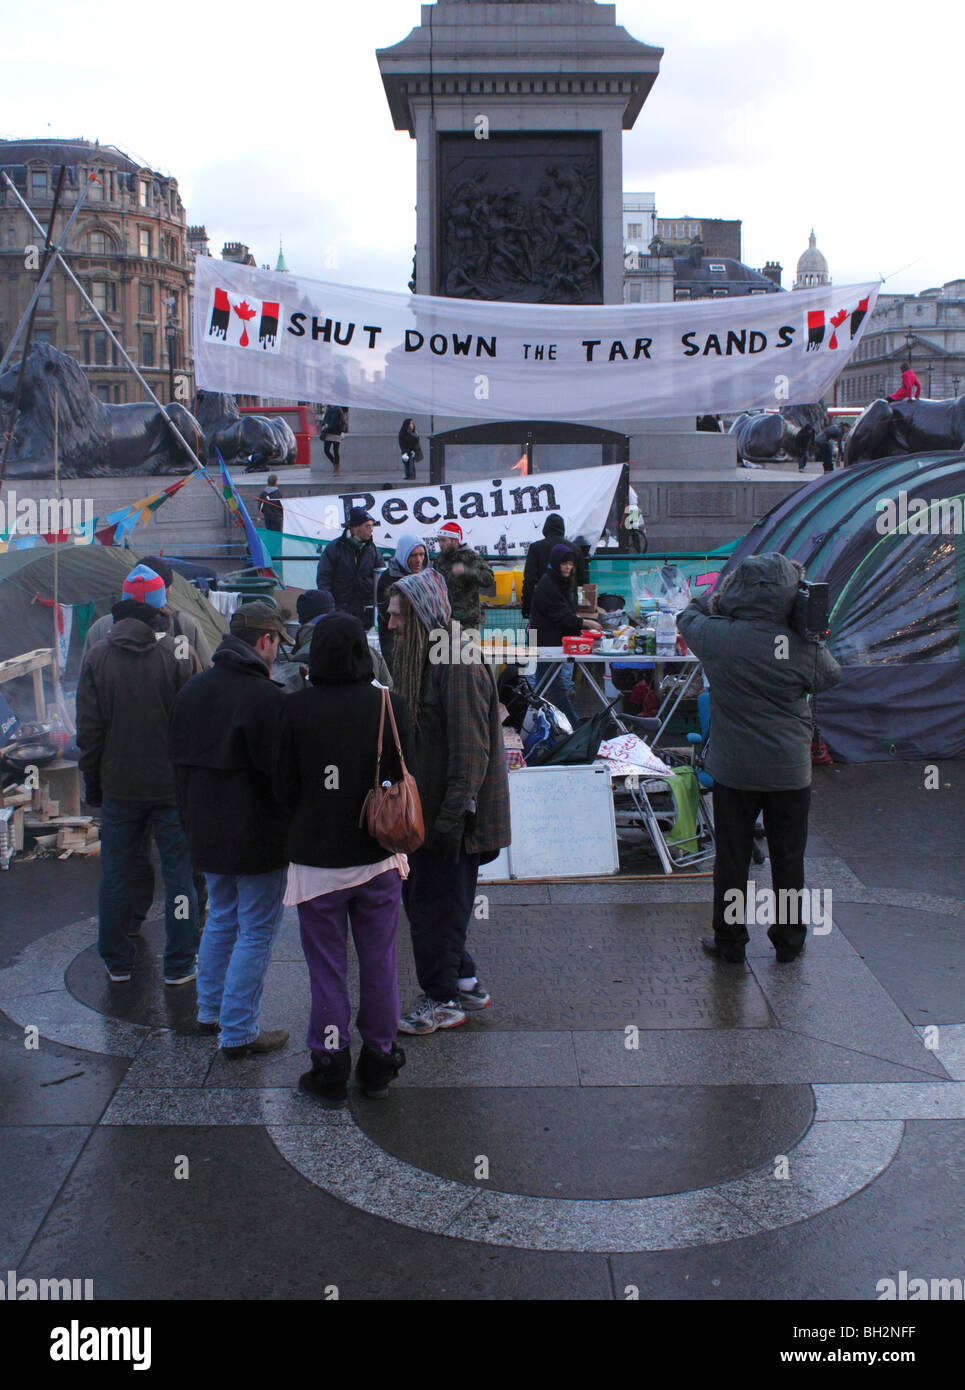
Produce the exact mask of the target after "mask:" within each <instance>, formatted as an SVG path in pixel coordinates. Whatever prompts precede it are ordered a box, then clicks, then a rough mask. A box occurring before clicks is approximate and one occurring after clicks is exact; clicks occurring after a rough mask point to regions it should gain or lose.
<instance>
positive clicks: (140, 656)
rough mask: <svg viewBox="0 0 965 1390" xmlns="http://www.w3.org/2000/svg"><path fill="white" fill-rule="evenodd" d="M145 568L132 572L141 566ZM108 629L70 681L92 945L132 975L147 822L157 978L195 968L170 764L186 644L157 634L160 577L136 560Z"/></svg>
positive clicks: (187, 870)
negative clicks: (92, 813)
mask: <svg viewBox="0 0 965 1390" xmlns="http://www.w3.org/2000/svg"><path fill="white" fill-rule="evenodd" d="M142 570H143V574H142V573H139V572H138V571H142ZM125 594H128V595H129V597H126V598H125V599H124V600H123V601H122V602H121V603H119V604H117V605H116V606H115V607H114V610H113V614H114V624H113V627H112V628H111V631H110V634H109V635H108V636H107V637H106V638H104V639H103V640H102V641H100V642H97V643H96V644H95V646H94V647H92V649H91V651H90V653H89V655H88V657H87V660H86V661H85V662H84V665H83V667H82V668H81V673H80V683H79V685H78V687H77V743H78V745H79V747H80V750H81V757H80V770H81V772H82V773H83V774H84V781H85V783H86V799H87V801H88V803H89V804H90V805H91V806H100V807H101V879H100V889H99V895H98V909H99V917H100V929H99V933H98V943H97V944H98V950H99V951H100V954H101V957H102V959H103V961H104V964H105V966H106V967H107V973H108V975H109V976H110V978H111V980H113V981H114V982H115V983H116V984H125V983H127V982H128V981H129V980H130V978H131V967H132V965H133V961H134V946H133V944H132V943H131V941H130V939H129V936H128V933H129V931H130V927H131V921H132V918H133V913H134V906H135V903H134V896H135V892H136V882H135V869H136V865H137V862H138V858H139V855H140V854H141V853H142V850H141V846H142V843H143V840H144V834H145V831H146V829H147V828H148V827H149V826H151V827H153V830H154V838H155V841H156V842H157V847H158V854H159V856H160V860H161V874H162V876H163V878H164V895H165V926H166V942H165V951H164V983H165V984H166V985H182V984H187V983H188V981H189V980H193V979H194V978H195V976H196V974H197V967H196V963H195V954H196V952H197V949H198V904H197V898H196V896H195V891H194V885H193V882H192V871H191V856H190V854H189V853H188V844H187V840H186V839H185V837H184V831H183V829H182V827H181V821H180V818H179V816H178V808H177V802H176V797H175V786H174V767H173V765H172V762H171V748H170V737H169V728H168V725H169V720H170V717H171V709H172V707H173V705H174V701H175V698H176V696H177V694H178V692H179V691H180V689H181V688H182V686H184V685H185V684H186V682H187V681H188V680H189V678H190V677H191V675H192V674H193V672H194V669H195V667H194V662H195V660H196V658H195V657H194V653H193V652H192V650H191V648H190V646H188V644H187V643H186V642H185V643H184V647H185V651H184V652H183V653H181V652H179V647H178V642H177V640H176V639H175V638H172V637H169V636H160V637H159V632H163V631H164V630H165V625H166V624H165V619H164V616H163V614H162V613H161V608H162V606H163V604H164V597H165V591H164V585H163V583H162V582H161V580H160V579H159V578H158V576H157V575H156V574H153V573H151V572H150V571H148V570H145V569H144V566H138V567H137V569H136V570H134V571H133V572H132V574H131V575H128V578H127V580H125Z"/></svg>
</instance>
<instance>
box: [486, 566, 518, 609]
mask: <svg viewBox="0 0 965 1390" xmlns="http://www.w3.org/2000/svg"><path fill="white" fill-rule="evenodd" d="M493 578H494V579H495V581H496V597H495V598H493V599H490V600H489V602H490V603H492V604H495V606H496V607H497V608H502V607H504V606H505V605H506V604H507V603H512V601H513V571H512V570H494V571H493Z"/></svg>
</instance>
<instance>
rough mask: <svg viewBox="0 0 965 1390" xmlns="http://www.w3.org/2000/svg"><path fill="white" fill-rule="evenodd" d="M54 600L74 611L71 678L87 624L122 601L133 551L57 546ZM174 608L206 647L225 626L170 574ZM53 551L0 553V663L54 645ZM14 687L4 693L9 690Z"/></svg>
mask: <svg viewBox="0 0 965 1390" xmlns="http://www.w3.org/2000/svg"><path fill="white" fill-rule="evenodd" d="M57 550H58V555H57V601H58V602H59V603H62V604H69V605H70V606H71V607H73V609H74V616H73V623H72V627H71V636H70V649H69V657H68V663H67V671H66V675H67V677H68V679H69V678H70V676H71V675H74V676H76V674H77V672H78V667H79V657H80V649H81V647H82V645H83V641H84V637H85V636H86V634H87V631H88V628H89V627H90V625H91V623H92V622H94V621H95V620H96V619H97V618H101V617H103V616H104V614H105V613H109V612H110V611H111V608H112V607H113V606H114V604H115V603H119V602H120V600H121V598H122V592H121V590H122V586H123V583H124V579H125V576H126V575H127V574H128V573H129V572H130V571H131V570H132V569H133V568H134V566H135V565H137V564H139V563H140V557H139V556H138V555H137V554H136V552H135V551H133V550H127V549H124V548H121V547H114V546H101V545H62V546H58V547H57ZM168 594H169V599H170V601H171V602H172V603H173V605H174V607H176V608H179V609H182V610H184V611H185V612H188V613H191V614H193V615H194V616H195V617H196V618H197V619H198V621H199V623H200V624H201V628H202V630H203V632H204V635H205V636H206V637H207V639H208V642H209V644H210V645H211V647H212V649H213V648H214V647H216V646H217V645H218V643H219V642H220V641H221V638H222V637H223V636H224V634H225V632H226V631H227V628H226V626H225V621H224V619H223V617H222V616H221V614H220V613H218V612H217V610H216V609H215V608H213V607H212V605H211V604H210V603H208V601H207V599H205V598H203V597H202V595H201V594H199V593H198V591H197V589H195V588H194V586H193V585H192V584H189V583H188V581H187V580H186V579H185V578H183V577H182V576H181V575H179V574H175V576H174V582H173V584H172V585H171V587H170V589H169V591H168ZM53 597H54V547H53V546H51V545H43V546H35V547H33V548H32V549H30V550H9V551H7V552H6V553H5V554H3V555H0V661H2V660H4V659H5V658H6V657H10V656H20V655H22V654H23V653H24V652H29V651H34V650H35V649H36V648H38V647H52V646H53V645H54V641H53V634H54V626H53V624H54V619H53V613H52V610H51V608H50V607H49V605H48V604H45V603H41V602H37V601H36V600H38V599H45V600H51V599H53ZM15 685H16V683H13V684H12V686H11V687H9V688H8V689H13V690H14V696H13V698H14V701H15V699H16V690H15Z"/></svg>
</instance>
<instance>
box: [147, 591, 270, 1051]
mask: <svg viewBox="0 0 965 1390" xmlns="http://www.w3.org/2000/svg"><path fill="white" fill-rule="evenodd" d="M283 641H287V633H286V632H285V627H284V624H283V622H282V620H281V618H280V617H279V615H278V613H277V612H276V611H275V610H274V609H272V608H271V607H270V606H269V605H268V604H266V603H261V602H259V601H258V600H255V601H254V602H252V603H248V604H245V605H244V606H243V607H242V608H239V609H237V610H236V611H235V612H234V613H233V614H232V615H231V630H230V632H229V634H228V636H226V637H225V638H223V640H222V642H221V645H220V646H219V647H218V649H217V651H216V652H215V654H214V662H213V665H212V668H211V670H210V671H205V672H203V673H202V674H201V675H199V676H196V677H195V678H194V679H193V680H191V681H189V682H188V684H187V685H186V686H185V687H184V689H183V690H182V691H181V693H180V694H179V695H178V697H177V699H176V700H175V702H174V710H173V713H172V718H171V753H172V757H173V759H174V765H175V772H176V778H177V792H178V802H179V804H180V807H181V816H182V820H183V822H184V825H185V828H186V830H187V835H188V843H189V845H190V847H191V858H192V861H193V862H194V864H195V865H196V866H197V867H198V868H199V869H201V870H202V871H203V872H204V875H205V880H206V883H207V887H208V900H209V913H208V921H207V924H206V926H205V931H204V935H203V937H202V939H201V949H200V951H199V953H198V1031H199V1032H200V1033H211V1034H214V1033H218V1034H219V1042H220V1044H221V1050H222V1052H223V1053H224V1055H225V1056H226V1057H228V1058H231V1059H238V1058H241V1057H246V1056H248V1055H249V1054H258V1053H264V1052H275V1051H277V1049H278V1048H280V1047H284V1045H285V1043H286V1042H287V1041H288V1033H287V1031H286V1030H285V1029H283V1028H277V1029H272V1030H267V1031H264V1030H262V1028H261V1026H260V1013H261V996H262V990H263V988H264V983H265V972H266V970H267V969H268V965H269V962H270V961H271V953H272V947H273V945H274V941H275V937H276V935H277V933H278V928H279V926H280V925H281V918H282V893H283V892H284V887H285V877H286V870H287V865H288V860H287V859H286V857H285V835H286V833H287V830H288V813H287V811H286V810H285V808H284V807H283V806H282V805H281V804H280V803H279V802H278V800H277V799H276V797H275V795H274V792H273V790H272V781H273V777H274V772H275V754H276V750H277V743H278V728H279V723H280V719H281V710H282V706H283V705H284V703H285V698H284V695H283V694H282V692H281V690H279V688H278V687H277V686H276V685H274V684H273V683H272V680H271V671H272V667H273V665H274V662H275V658H276V656H277V654H278V651H279V648H280V645H281V643H282V642H283Z"/></svg>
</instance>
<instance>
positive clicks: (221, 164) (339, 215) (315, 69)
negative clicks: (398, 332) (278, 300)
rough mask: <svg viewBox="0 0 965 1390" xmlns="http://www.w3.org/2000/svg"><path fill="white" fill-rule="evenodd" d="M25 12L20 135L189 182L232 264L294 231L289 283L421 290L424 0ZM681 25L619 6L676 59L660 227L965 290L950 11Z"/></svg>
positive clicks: (640, 172) (754, 10)
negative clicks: (413, 35) (400, 111)
mask: <svg viewBox="0 0 965 1390" xmlns="http://www.w3.org/2000/svg"><path fill="white" fill-rule="evenodd" d="M5 9H6V14H5V17H4V19H3V40H4V43H3V48H4V52H3V58H4V62H3V70H4V75H3V88H2V105H0V134H2V135H3V136H6V137H7V138H16V137H27V136H33V137H47V136H55V137H76V136H83V137H85V138H86V139H89V140H93V139H94V138H95V137H96V138H98V139H100V140H101V141H102V142H103V143H105V144H116V145H119V146H121V147H123V148H125V149H126V150H127V151H128V152H129V153H131V154H132V155H133V156H134V157H135V158H137V159H138V160H140V161H143V162H144V163H146V164H150V165H152V166H153V167H154V168H157V169H161V170H163V171H164V172H167V173H171V174H173V175H174V176H175V177H176V178H177V179H178V182H179V185H180V189H181V194H182V197H183V199H184V202H185V206H186V208H187V214H188V221H189V222H192V223H204V224H205V225H206V227H207V229H208V233H209V235H210V237H211V249H212V251H213V252H214V254H215V255H217V254H219V253H220V250H221V247H222V245H223V243H224V241H225V240H237V241H244V242H247V243H248V244H249V245H250V246H251V248H252V251H253V253H254V255H255V257H256V259H257V261H258V263H259V264H262V263H264V262H270V263H271V264H272V265H274V263H275V258H276V256H277V254H278V241H279V237H281V238H282V239H283V241H284V247H285V256H286V259H287V261H288V265H289V267H290V269H291V270H293V271H296V272H301V273H303V274H306V275H313V276H316V277H319V278H322V279H333V280H340V281H342V282H344V283H348V284H357V285H372V286H378V287H380V288H384V289H395V290H404V289H405V286H406V282H407V281H408V279H409V275H410V272H411V264H412V250H413V242H414V240H415V211H414V206H413V205H414V202H415V148H416V147H415V141H413V140H410V138H409V136H408V135H407V134H405V133H403V132H396V131H394V130H393V129H392V123H391V120H390V117H389V110H388V105H387V103H386V100H385V95H384V91H383V88H382V82H381V78H380V76H379V70H378V65H377V63H376V60H375V56H374V50H375V49H376V48H378V47H386V46H388V45H390V44H393V43H396V42H398V41H399V40H400V39H402V38H404V37H405V36H406V34H407V33H408V32H409V30H410V29H411V28H412V27H413V26H414V25H416V24H418V23H419V18H420V6H419V3H418V0H354V3H350V4H346V3H335V0H324V3H322V4H318V3H317V0H313V3H308V0H274V3H273V4H270V5H269V4H265V3H258V4H253V3H249V2H248V0H234V3H233V4H230V5H225V4H218V5H213V4H211V3H210V0H200V3H198V4H195V5H194V6H192V7H180V8H175V9H173V10H172V9H170V8H169V7H168V8H165V7H163V6H162V7H160V8H156V7H148V8H144V7H140V6H135V5H130V4H123V5H122V4H116V3H109V0H45V3H44V4H43V5H30V6H26V5H22V4H19V5H16V6H15V5H14V3H13V0H6V5H5ZM666 10H667V7H664V6H662V5H658V4H656V3H654V0H617V3H616V14H617V22H618V23H620V24H622V25H624V27H625V28H626V29H627V30H628V31H629V33H630V34H632V35H633V37H634V38H637V39H641V40H643V41H644V42H645V43H649V44H654V45H656V46H659V47H662V48H664V49H665V50H666V51H665V54H664V57H663V60H662V63H661V71H660V76H659V77H658V78H657V81H656V84H655V86H654V88H653V91H652V93H651V95H650V98H649V100H648V101H647V103H646V105H645V106H644V108H643V111H642V112H641V114H640V116H639V117H638V119H637V123H636V127H635V128H634V130H633V131H631V132H630V133H629V134H626V135H625V136H624V146H623V151H624V153H623V161H624V163H623V169H624V178H623V186H624V189H627V190H632V191H652V192H654V193H655V195H656V199H657V212H658V215H660V216H662V217H673V216H683V215H685V214H689V215H691V216H705V217H706V216H713V217H728V218H730V217H736V218H741V219H742V220H743V224H744V226H743V234H744V241H743V246H744V260H745V261H746V262H747V263H748V264H749V265H752V266H756V267H759V266H762V265H763V264H764V262H765V261H767V260H769V259H772V258H773V259H775V260H779V261H780V262H781V264H782V265H783V266H784V268H785V274H784V284H785V285H786V286H788V287H789V286H790V284H791V282H792V280H793V278H794V269H795V266H796V263H797V258H798V256H799V255H800V253H801V252H802V251H803V250H804V249H805V247H806V246H807V238H808V233H809V231H810V229H811V226H812V224H813V226H814V228H815V231H816V234H817V239H818V246H819V247H820V249H821V250H822V251H823V252H824V254H825V255H826V257H827V259H828V263H829V266H830V270H831V274H832V277H833V278H834V281H835V283H836V284H838V285H843V284H847V283H853V282H857V281H862V280H868V279H875V278H877V277H878V276H879V275H885V276H887V277H889V278H888V281H887V284H886V285H885V286H884V288H885V290H886V291H887V290H892V291H900V292H916V291H918V290H920V289H923V288H925V287H927V286H930V285H939V284H942V283H943V282H944V281H946V280H951V279H955V278H958V277H960V276H965V252H963V250H962V248H961V235H960V230H961V215H962V212H963V203H965V198H963V194H962V181H961V177H960V157H959V155H958V154H957V153H956V152H955V150H956V146H957V144H958V143H959V135H958V130H959V124H960V121H959V111H958V109H957V100H956V99H957V98H959V97H960V83H961V63H960V56H959V50H960V42H959V38H960V34H959V35H958V36H956V34H955V33H954V32H953V30H954V29H955V28H956V27H957V26H958V25H960V20H956V19H955V18H954V15H955V13H956V11H955V10H954V9H953V8H949V9H948V10H947V11H945V12H944V15H945V17H944V18H943V14H942V11H940V10H939V8H938V7H933V6H930V5H925V4H919V5H911V4H909V3H908V0H878V3H875V4H869V3H866V0H801V3H798V4H795V5H777V4H774V3H771V2H770V0H768V2H767V3H765V0H729V3H727V4H724V3H722V2H721V0H686V3H684V4H681V5H679V6H677V7H675V11H674V12H673V13H668V12H666ZM165 15H168V16H170V22H166V20H165ZM953 103H954V108H953ZM909 262H916V264H913V265H911V266H910V267H909V268H907V269H903V267H905V266H907V265H908V263H909Z"/></svg>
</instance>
